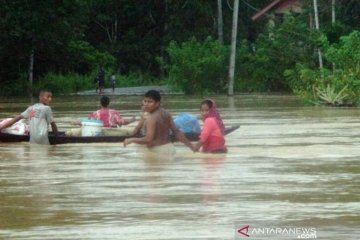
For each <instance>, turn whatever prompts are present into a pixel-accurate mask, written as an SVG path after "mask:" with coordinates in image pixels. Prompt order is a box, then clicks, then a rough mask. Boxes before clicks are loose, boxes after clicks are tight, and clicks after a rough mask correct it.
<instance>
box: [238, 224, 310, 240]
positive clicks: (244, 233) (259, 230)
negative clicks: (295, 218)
mask: <svg viewBox="0 0 360 240" xmlns="http://www.w3.org/2000/svg"><path fill="white" fill-rule="evenodd" d="M250 226H251V227H250ZM254 226H257V227H254ZM258 226H259V225H250V224H248V225H243V226H240V227H238V228H237V229H236V237H237V239H251V240H256V239H258V240H261V239H267V240H268V239H284V240H293V239H294V240H295V239H296V240H297V239H316V228H313V227H258Z"/></svg>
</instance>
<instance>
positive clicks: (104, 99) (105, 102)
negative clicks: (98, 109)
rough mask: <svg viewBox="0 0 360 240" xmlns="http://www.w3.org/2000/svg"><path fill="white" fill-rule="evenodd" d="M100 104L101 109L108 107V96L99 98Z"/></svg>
mask: <svg viewBox="0 0 360 240" xmlns="http://www.w3.org/2000/svg"><path fill="white" fill-rule="evenodd" d="M100 104H101V106H102V107H105V108H106V107H108V106H109V104H110V99H109V97H108V96H102V97H101V98H100Z"/></svg>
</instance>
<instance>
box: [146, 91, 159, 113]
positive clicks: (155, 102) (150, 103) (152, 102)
mask: <svg viewBox="0 0 360 240" xmlns="http://www.w3.org/2000/svg"><path fill="white" fill-rule="evenodd" d="M160 101H161V95H160V93H159V92H158V91H156V90H149V91H147V92H146V93H145V96H144V99H143V109H144V111H146V112H153V111H155V110H156V109H158V108H159V106H160Z"/></svg>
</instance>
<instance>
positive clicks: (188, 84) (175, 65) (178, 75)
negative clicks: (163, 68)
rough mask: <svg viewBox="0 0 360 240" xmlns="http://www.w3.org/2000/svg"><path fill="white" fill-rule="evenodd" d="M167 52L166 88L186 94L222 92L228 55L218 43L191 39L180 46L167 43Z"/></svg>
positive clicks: (174, 43)
mask: <svg viewBox="0 0 360 240" xmlns="http://www.w3.org/2000/svg"><path fill="white" fill-rule="evenodd" d="M167 52H168V54H169V58H170V65H168V66H167V68H168V69H169V80H170V84H172V85H174V86H176V87H177V88H179V89H181V90H182V91H184V92H185V93H188V94H193V93H201V92H204V91H209V92H222V91H224V89H225V87H226V85H225V79H226V61H225V60H226V59H227V55H228V52H227V48H226V47H225V46H223V45H221V44H220V43H219V42H218V41H216V40H213V39H211V38H207V39H206V40H205V41H204V42H199V41H197V40H196V39H195V38H192V39H190V40H189V41H187V42H183V43H181V44H178V43H176V42H171V43H170V45H169V47H168V48H167Z"/></svg>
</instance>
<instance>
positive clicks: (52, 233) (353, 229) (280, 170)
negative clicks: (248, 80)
mask: <svg viewBox="0 0 360 240" xmlns="http://www.w3.org/2000/svg"><path fill="white" fill-rule="evenodd" d="M213 98H214V99H215V100H217V102H218V105H219V108H220V110H221V113H222V115H223V117H224V122H225V125H227V126H230V125H236V124H240V125H241V128H240V129H239V130H237V131H235V132H233V133H231V134H230V135H228V136H227V137H226V141H227V145H228V148H229V153H228V154H226V155H225V154H219V155H214V154H201V153H196V154H194V153H192V152H191V151H190V150H189V149H187V148H186V147H185V146H183V145H181V144H179V143H176V154H175V156H170V155H169V156H166V155H165V156H164V155H162V156H158V158H151V159H150V158H148V157H146V155H144V154H143V153H144V149H143V148H141V147H138V146H135V145H131V146H129V147H127V148H124V147H123V146H122V144H121V143H101V144H66V145H58V146H38V145H30V144H28V143H0V239H1V238H3V239H146V240H149V239H154V240H155V239H179V240H180V239H244V238H241V237H242V236H240V235H239V234H236V232H237V230H238V229H239V228H241V227H243V226H245V225H247V224H250V225H252V224H253V223H255V224H260V223H259V222H261V224H262V226H266V227H274V226H280V227H286V226H296V227H309V228H316V237H317V239H359V237H358V236H359V234H360V231H359V225H360V217H359V213H360V203H359V201H360V190H359V185H360V166H359V156H360V148H359V141H360V137H359V136H360V123H359V120H358V119H359V116H360V111H359V110H358V109H353V108H345V109H339V108H325V107H307V106H303V105H302V104H301V102H300V101H298V100H297V99H296V98H295V97H293V96H282V95H265V96H261V95H240V96H236V97H234V98H227V97H225V96H213ZM140 101H141V98H140V97H138V96H127V97H112V103H111V105H112V107H114V108H117V109H121V112H122V114H123V116H124V117H130V116H132V115H137V114H139V106H140ZM200 101H201V99H200V98H196V97H192V98H186V100H184V99H183V97H181V96H165V97H164V100H163V105H164V106H165V107H166V108H167V109H169V110H170V111H171V112H172V113H173V114H174V115H176V114H177V113H179V112H184V111H186V112H190V113H193V114H198V107H199V106H198V105H199V102H200ZM29 104H30V102H29V100H27V99H11V100H9V99H1V100H0V110H1V112H0V118H4V117H9V116H14V115H16V114H19V113H20V112H22V111H23V110H25V108H26V107H27V106H28V105H29ZM97 106H98V97H96V96H93V97H61V98H55V99H54V103H53V106H52V107H53V111H54V115H55V118H56V121H57V124H58V126H59V128H60V129H62V130H65V129H68V128H70V127H72V125H71V123H72V121H73V120H74V119H80V118H83V117H86V116H87V115H88V114H89V113H90V112H91V111H92V110H95V109H96V108H97ZM259 226H260V225H259ZM263 239H266V238H263ZM287 239H295V238H287Z"/></svg>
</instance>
